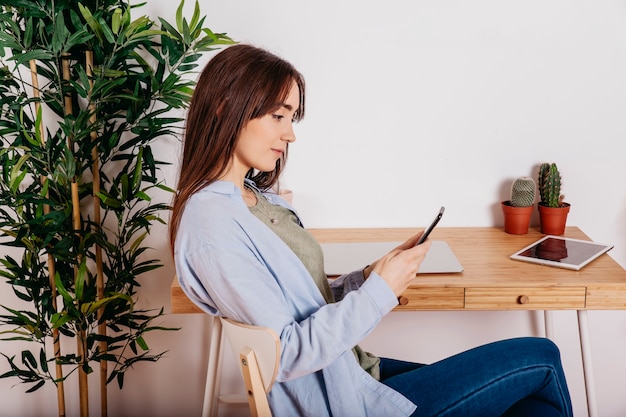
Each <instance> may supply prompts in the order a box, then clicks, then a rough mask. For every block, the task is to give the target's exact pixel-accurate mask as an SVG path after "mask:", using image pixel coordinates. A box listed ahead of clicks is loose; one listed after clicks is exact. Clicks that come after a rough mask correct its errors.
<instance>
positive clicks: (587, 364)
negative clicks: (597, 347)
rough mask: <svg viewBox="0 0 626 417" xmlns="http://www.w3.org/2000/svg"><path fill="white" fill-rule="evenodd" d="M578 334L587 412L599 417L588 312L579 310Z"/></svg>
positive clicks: (591, 415)
mask: <svg viewBox="0 0 626 417" xmlns="http://www.w3.org/2000/svg"><path fill="white" fill-rule="evenodd" d="M577 313H578V332H579V334H580V350H581V354H582V358H583V372H584V375H585V390H586V392H587V412H588V413H589V417H598V405H597V402H596V389H595V384H594V383H593V368H592V364H591V362H592V360H591V343H590V341H589V320H588V318H587V310H578V311H577Z"/></svg>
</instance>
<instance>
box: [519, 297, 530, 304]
mask: <svg viewBox="0 0 626 417" xmlns="http://www.w3.org/2000/svg"><path fill="white" fill-rule="evenodd" d="M529 301H530V298H529V297H528V296H527V295H520V296H519V297H517V303H518V304H526V303H528V302H529Z"/></svg>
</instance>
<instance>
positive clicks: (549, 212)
mask: <svg viewBox="0 0 626 417" xmlns="http://www.w3.org/2000/svg"><path fill="white" fill-rule="evenodd" d="M537 208H538V209H539V224H540V226H541V233H543V234H545V235H556V236H560V235H562V234H563V233H565V225H566V223H567V214H568V213H569V209H570V205H569V203H563V204H562V205H561V207H546V206H543V205H541V203H539V204H538V205H537Z"/></svg>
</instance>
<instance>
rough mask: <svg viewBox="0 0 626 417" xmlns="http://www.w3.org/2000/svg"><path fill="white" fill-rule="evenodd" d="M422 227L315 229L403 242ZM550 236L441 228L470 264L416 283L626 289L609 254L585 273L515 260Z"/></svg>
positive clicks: (343, 238)
mask: <svg viewBox="0 0 626 417" xmlns="http://www.w3.org/2000/svg"><path fill="white" fill-rule="evenodd" d="M420 230H421V229H412V228H380V229H310V230H309V231H310V232H311V233H312V234H313V235H314V236H315V237H316V238H317V239H318V241H320V242H358V241H361V242H367V241H402V240H405V239H407V238H408V237H409V236H411V235H412V234H413V233H416V232H419V231H420ZM543 236H544V235H543V234H541V233H540V232H539V231H538V230H537V229H534V228H531V229H530V230H529V232H528V234H525V235H512V234H508V233H505V232H504V231H503V230H502V229H501V228H495V227H448V228H446V227H440V228H437V229H435V230H434V231H433V233H432V234H431V235H430V239H432V240H444V241H446V242H447V243H448V245H449V246H450V248H451V249H452V251H453V252H454V254H455V255H456V256H457V258H458V259H459V261H460V262H461V264H462V265H463V267H464V271H463V272H462V273H454V274H425V275H418V276H417V277H416V278H415V280H414V282H413V284H412V286H419V287H422V286H438V287H440V286H443V287H466V288H467V287H468V286H469V287H475V286H490V287H492V286H493V287H507V286H511V285H515V286H533V287H542V286H572V285H581V286H594V285H602V286H603V285H610V286H613V285H617V286H619V287H624V288H626V270H624V269H623V268H622V267H621V266H620V265H619V264H618V263H617V262H615V260H613V259H612V258H611V257H610V256H608V255H606V254H605V255H602V256H600V257H599V258H598V259H596V260H594V261H592V262H591V263H590V264H588V265H587V266H585V267H583V268H582V269H581V270H580V271H572V270H567V269H562V268H556V267H552V266H544V265H537V264H531V263H528V262H521V261H515V260H512V259H510V256H511V255H512V254H513V253H515V252H516V251H518V250H520V249H522V248H523V247H525V246H528V245H530V244H531V243H533V242H534V241H536V240H538V239H540V238H541V237H543ZM565 236H567V237H571V238H575V239H582V240H590V239H589V237H588V236H587V235H585V234H584V233H583V232H582V231H581V230H580V229H579V228H578V227H568V228H567V229H566V232H565Z"/></svg>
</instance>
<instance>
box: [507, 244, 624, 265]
mask: <svg viewBox="0 0 626 417" xmlns="http://www.w3.org/2000/svg"><path fill="white" fill-rule="evenodd" d="M612 248H613V245H607V244H603V243H597V242H590V241H587V240H579V239H572V238H568V237H562V236H552V235H548V236H544V237H543V238H541V239H539V240H538V241H536V242H534V243H533V244H531V245H529V246H526V247H525V248H524V249H521V250H519V251H517V252H515V253H514V254H513V255H511V259H515V260H518V261H526V262H532V263H536V264H541V265H548V266H556V267H558V268H567V269H574V270H576V271H578V270H579V269H581V268H582V267H583V266H585V265H587V264H588V263H589V262H591V261H593V260H594V259H596V258H597V257H598V256H600V255H602V254H603V253H606V252H608V251H609V250H611V249H612Z"/></svg>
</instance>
